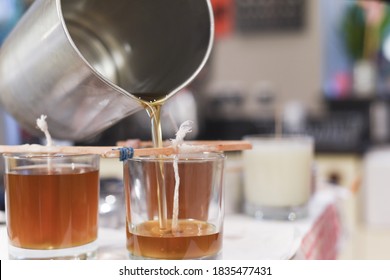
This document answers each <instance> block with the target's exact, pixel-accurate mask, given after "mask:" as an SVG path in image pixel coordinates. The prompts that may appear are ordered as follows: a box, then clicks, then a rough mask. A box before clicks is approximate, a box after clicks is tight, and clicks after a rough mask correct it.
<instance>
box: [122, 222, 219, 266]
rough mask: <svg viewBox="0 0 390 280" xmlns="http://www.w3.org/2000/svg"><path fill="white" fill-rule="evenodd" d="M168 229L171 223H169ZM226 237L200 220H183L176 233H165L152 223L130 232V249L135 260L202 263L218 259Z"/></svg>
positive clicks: (128, 243)
mask: <svg viewBox="0 0 390 280" xmlns="http://www.w3.org/2000/svg"><path fill="white" fill-rule="evenodd" d="M167 223H168V226H170V224H171V220H168V221H167ZM221 247H222V234H220V233H219V232H216V228H215V226H213V225H211V224H208V223H206V222H202V221H197V220H179V222H178V228H177V230H176V231H174V232H173V231H171V230H167V231H163V230H161V229H160V227H159V224H158V221H148V222H145V223H142V224H140V225H138V226H136V227H135V228H134V229H133V230H132V231H131V232H130V231H127V249H128V250H129V252H131V254H132V255H133V256H140V257H146V258H155V259H176V260H180V259H199V258H207V257H213V256H215V255H217V254H218V253H219V251H220V249H221Z"/></svg>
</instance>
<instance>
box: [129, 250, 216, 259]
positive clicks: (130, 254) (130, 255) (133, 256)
mask: <svg viewBox="0 0 390 280" xmlns="http://www.w3.org/2000/svg"><path fill="white" fill-rule="evenodd" d="M128 256H129V259H130V260H168V259H163V258H161V259H156V258H148V257H143V256H135V255H133V254H132V253H130V252H129V254H128ZM182 260H222V252H219V253H217V254H215V255H211V256H204V257H200V258H195V259H185V258H184V259H182Z"/></svg>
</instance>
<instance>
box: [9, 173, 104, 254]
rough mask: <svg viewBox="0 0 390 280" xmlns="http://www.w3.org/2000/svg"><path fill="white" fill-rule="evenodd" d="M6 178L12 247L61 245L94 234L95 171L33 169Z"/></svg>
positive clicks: (87, 240) (80, 242)
mask: <svg viewBox="0 0 390 280" xmlns="http://www.w3.org/2000/svg"><path fill="white" fill-rule="evenodd" d="M5 180H6V192H7V196H6V197H7V201H6V202H7V205H8V209H7V218H8V221H7V223H8V235H9V239H10V243H11V245H13V246H15V247H20V248H26V249H61V248H68V247H74V246H81V245H85V244H87V243H90V242H92V241H94V240H95V239H96V238H97V230H98V201H99V189H98V186H99V185H98V184H99V182H98V180H99V172H98V171H97V170H91V169H88V168H83V167H77V166H76V167H75V168H67V167H60V168H53V169H52V170H50V171H49V172H48V170H47V168H42V167H40V168H36V167H34V168H28V169H27V168H25V169H21V170H18V171H17V172H15V173H9V174H6V175H5Z"/></svg>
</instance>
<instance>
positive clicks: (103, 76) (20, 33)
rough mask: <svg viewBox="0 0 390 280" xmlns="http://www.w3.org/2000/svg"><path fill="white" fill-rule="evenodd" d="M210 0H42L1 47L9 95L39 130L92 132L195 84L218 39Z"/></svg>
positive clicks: (24, 121) (79, 135)
mask: <svg viewBox="0 0 390 280" xmlns="http://www.w3.org/2000/svg"><path fill="white" fill-rule="evenodd" d="M213 28H214V23H213V16H212V8H211V4H210V1H209V0H110V1H107V0H36V1H35V2H34V4H33V5H32V6H31V7H30V9H29V10H28V11H27V13H26V14H25V15H24V16H23V18H22V19H21V21H20V22H19V23H18V25H17V26H16V27H15V29H14V30H13V31H12V32H11V34H10V35H9V36H8V38H7V39H6V41H5V43H4V45H3V46H2V47H1V49H0V103H1V105H2V106H3V107H4V109H5V110H6V111H8V112H9V113H10V114H11V115H13V116H14V117H15V119H16V120H17V121H18V122H19V123H20V124H21V125H22V126H23V127H24V128H25V129H27V130H28V131H29V132H31V133H33V134H36V133H38V131H37V129H36V124H35V121H36V119H37V118H38V117H39V116H40V115H41V114H45V115H47V116H48V119H47V120H48V125H49V129H50V132H51V134H52V136H53V137H54V138H58V139H68V140H85V139H87V138H89V137H92V136H94V135H96V134H97V133H99V132H101V131H102V130H104V129H105V128H108V127H109V126H111V125H113V124H114V123H116V122H117V121H119V120H121V119H123V118H124V117H126V116H129V115H130V114H132V113H134V112H136V111H138V110H140V109H142V106H141V104H140V102H139V101H138V98H137V97H143V96H145V97H148V96H154V95H161V93H166V94H167V96H166V98H169V97H170V96H172V95H173V94H174V93H176V92H177V91H179V90H180V89H181V88H183V87H184V86H186V85H187V84H188V83H189V82H190V81H191V80H192V79H193V78H194V77H195V76H196V75H197V74H198V72H199V71H200V70H201V68H202V67H203V65H204V64H205V62H206V60H207V58H208V56H209V54H210V51H211V48H212V43H213V35H214V34H213V30H214V29H213Z"/></svg>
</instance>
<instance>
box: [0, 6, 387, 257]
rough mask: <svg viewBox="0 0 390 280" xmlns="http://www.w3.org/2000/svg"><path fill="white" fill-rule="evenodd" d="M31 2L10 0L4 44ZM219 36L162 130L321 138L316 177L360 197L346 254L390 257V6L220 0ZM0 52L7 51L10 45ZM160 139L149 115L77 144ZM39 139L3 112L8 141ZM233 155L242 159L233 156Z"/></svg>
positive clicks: (351, 213) (0, 128) (351, 211)
mask: <svg viewBox="0 0 390 280" xmlns="http://www.w3.org/2000/svg"><path fill="white" fill-rule="evenodd" d="M32 2H33V1H32V0H31V1H22V0H0V44H1V42H2V40H4V38H5V37H6V35H7V34H8V32H9V31H10V30H11V29H12V27H13V26H14V25H15V24H16V23H17V21H18V19H19V18H20V16H21V15H22V14H23V13H24V12H25V10H26V9H27V8H28V6H29V5H30V4H31V3H32ZM211 2H212V5H213V9H214V16H215V28H216V29H215V30H216V33H215V44H214V48H213V51H212V53H211V56H210V59H209V61H208V62H207V64H206V66H205V67H204V69H203V70H202V72H201V73H200V74H199V76H198V77H197V78H196V79H195V80H194V81H193V82H192V83H191V84H190V85H189V86H188V87H187V88H186V89H184V90H182V91H181V92H179V93H178V94H176V95H175V96H174V97H173V98H172V99H171V100H169V101H168V103H167V105H166V108H165V109H164V112H163V118H164V120H163V122H162V123H163V131H164V138H172V137H174V133H175V131H176V129H177V126H178V125H179V124H180V123H181V122H183V121H184V120H187V119H191V120H193V121H194V122H195V123H194V130H193V133H192V134H191V135H190V136H189V138H192V139H202V140H209V139H210V140H216V139H219V140H235V139H242V138H243V137H244V136H246V135H251V134H272V133H274V132H275V127H276V124H277V123H281V124H282V125H283V132H284V133H304V134H309V135H311V136H313V137H314V139H315V150H316V168H315V170H316V175H317V179H318V180H323V181H326V182H329V183H331V184H333V185H334V187H338V188H345V189H347V190H348V191H349V192H350V193H351V195H350V196H349V198H348V200H346V202H345V205H343V207H345V213H346V216H347V219H346V221H347V224H348V227H349V233H350V236H349V238H348V240H347V241H346V243H345V244H344V246H343V249H342V250H341V253H340V259H381V258H383V259H390V242H389V241H390V203H388V201H387V199H390V185H389V183H388V182H390V175H387V174H390V172H389V171H390V150H389V149H388V148H387V146H388V144H389V143H390V6H389V5H388V4H386V3H385V2H378V1H358V0H356V1H353V0H350V1H348V0H272V1H270V0H212V1H211ZM0 51H1V49H0ZM132 138H140V139H142V140H149V139H150V124H149V119H148V117H147V115H146V113H145V112H139V113H136V114H134V115H132V116H130V117H128V118H126V119H124V120H122V121H121V122H119V123H117V124H116V125H114V126H113V127H111V128H109V129H108V130H107V131H105V132H103V133H101V134H100V135H98V136H96V137H95V138H93V139H89V140H87V141H85V142H83V143H74V144H77V145H115V143H116V142H117V141H120V140H126V139H132ZM35 142H40V139H37V138H35V137H33V136H31V135H29V134H28V133H26V132H25V131H24V130H23V128H21V127H19V126H18V124H17V123H16V122H15V121H14V120H13V119H12V117H10V116H8V115H7V114H6V113H5V112H4V111H2V110H0V144H21V143H35ZM232 158H235V157H234V156H233V157H232Z"/></svg>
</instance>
